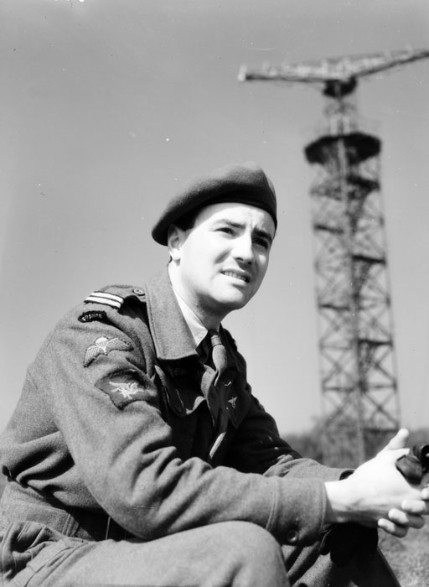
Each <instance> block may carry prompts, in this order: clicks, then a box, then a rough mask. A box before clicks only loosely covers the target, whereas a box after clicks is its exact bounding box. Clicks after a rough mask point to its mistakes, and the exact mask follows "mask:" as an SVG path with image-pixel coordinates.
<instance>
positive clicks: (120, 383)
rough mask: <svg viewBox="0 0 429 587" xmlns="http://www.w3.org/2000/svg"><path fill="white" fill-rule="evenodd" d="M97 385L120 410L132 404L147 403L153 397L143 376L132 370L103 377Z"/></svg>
mask: <svg viewBox="0 0 429 587" xmlns="http://www.w3.org/2000/svg"><path fill="white" fill-rule="evenodd" d="M96 385H97V387H98V388H99V389H101V391H104V393H106V394H107V395H108V396H109V397H110V399H111V400H112V402H113V403H114V404H115V406H116V407H117V408H119V409H120V410H122V409H123V408H125V406H127V405H128V404H130V403H132V402H136V401H145V400H148V399H149V398H150V397H151V393H150V390H147V389H146V387H145V383H144V381H143V378H142V377H141V375H140V374H139V373H138V372H137V371H134V370H132V369H128V370H127V369H126V370H124V371H118V372H116V373H113V374H112V375H110V376H108V377H103V378H102V379H100V380H99V381H97V383H96Z"/></svg>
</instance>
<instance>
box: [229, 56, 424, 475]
mask: <svg viewBox="0 0 429 587" xmlns="http://www.w3.org/2000/svg"><path fill="white" fill-rule="evenodd" d="M428 56H429V51H401V52H392V53H389V54H382V55H368V56H363V57H348V58H341V59H335V60H325V61H323V62H318V63H305V64H297V65H284V66H282V67H281V68H275V67H266V68H264V69H263V70H262V71H261V72H259V73H249V72H248V71H247V70H245V69H243V68H242V70H241V71H240V74H239V79H240V81H247V80H249V81H250V80H272V81H274V80H276V81H286V82H306V83H322V84H323V89H324V91H323V93H324V95H325V99H326V101H327V104H326V108H325V124H324V130H323V131H322V132H321V134H320V135H319V136H318V137H317V138H316V140H314V141H313V142H311V143H310V144H308V145H307V146H306V147H305V155H306V158H307V160H308V162H309V163H310V164H312V165H315V166H316V168H317V173H316V177H315V179H314V181H313V184H312V186H311V189H310V195H311V199H312V225H313V231H314V243H315V274H316V279H315V281H316V300H317V308H318V316H319V350H320V378H321V389H322V398H323V407H324V419H323V449H324V460H325V462H326V463H327V464H330V465H336V466H343V465H348V466H350V465H357V464H359V463H360V462H362V461H363V460H365V459H366V458H368V457H369V456H371V455H372V454H374V453H375V452H376V450H378V449H379V448H380V447H381V446H382V445H383V444H384V443H385V441H386V437H387V436H388V435H389V436H390V435H391V433H392V432H395V431H396V430H397V429H398V428H399V398H398V388H397V378H396V373H395V371H396V367H395V355H394V351H395V349H394V340H393V326H392V312H391V296H390V291H389V289H390V288H389V278H388V265H387V247H386V239H385V230H384V214H383V208H382V196H381V189H380V188H381V181H380V152H381V141H380V139H379V138H378V137H376V136H373V135H372V134H368V133H366V132H364V130H362V128H359V124H358V117H357V112H356V108H355V105H354V102H353V97H354V92H355V89H356V86H357V79H358V77H363V76H366V75H370V74H373V73H375V72H379V71H382V70H385V69H389V68H391V67H394V66H397V65H400V64H403V63H408V62H410V61H415V60H417V59H422V58H424V57H428Z"/></svg>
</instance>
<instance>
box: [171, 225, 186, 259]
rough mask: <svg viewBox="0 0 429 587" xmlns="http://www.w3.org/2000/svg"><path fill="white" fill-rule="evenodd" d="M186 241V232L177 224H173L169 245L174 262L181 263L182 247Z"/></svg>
mask: <svg viewBox="0 0 429 587" xmlns="http://www.w3.org/2000/svg"><path fill="white" fill-rule="evenodd" d="M185 239H186V232H185V231H184V230H183V229H182V228H179V227H178V226H176V225H175V224H171V225H170V227H169V228H168V236H167V244H168V251H169V253H170V257H171V259H172V261H175V262H179V261H180V257H181V251H182V245H183V243H184V242H185Z"/></svg>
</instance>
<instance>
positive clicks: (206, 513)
mask: <svg viewBox="0 0 429 587" xmlns="http://www.w3.org/2000/svg"><path fill="white" fill-rule="evenodd" d="M221 334H222V338H223V341H224V344H225V346H226V350H227V357H228V368H227V378H226V383H225V387H224V391H225V394H224V397H225V399H224V408H225V409H226V410H227V413H228V427H227V431H226V434H224V435H219V434H218V431H217V429H216V427H217V425H216V418H215V417H214V415H213V410H212V409H211V404H213V405H214V404H215V403H216V402H213V401H212V400H213V397H212V395H213V389H214V388H213V385H212V384H213V378H214V375H215V374H214V370H213V369H212V368H211V367H210V366H207V365H204V364H203V362H202V361H201V357H200V356H199V354H198V353H197V351H196V349H195V342H194V339H193V337H192V335H191V333H190V330H189V328H188V326H187V324H186V322H185V320H184V318H183V315H182V313H181V310H180V308H179V305H178V303H177V300H176V298H175V295H174V292H173V290H172V288H171V284H170V281H169V278H168V273H167V272H166V271H164V272H163V273H162V275H159V276H157V277H156V278H155V279H154V280H152V281H151V282H150V283H149V284H148V285H146V286H145V287H142V288H136V287H128V286H112V287H106V288H103V289H102V290H99V291H98V292H94V293H93V294H91V295H90V296H89V297H88V298H87V299H86V300H85V302H84V303H82V304H80V305H79V306H77V307H76V308H75V309H73V310H72V311H71V312H70V313H69V314H68V315H67V316H66V317H65V318H64V319H63V320H61V321H60V322H59V323H58V325H57V326H56V327H55V329H54V330H53V332H52V333H51V334H50V336H49V337H48V338H47V340H46V341H45V342H44V344H43V346H42V348H41V350H40V352H39V353H38V356H37V357H36V359H35V361H34V362H33V364H32V365H31V366H30V367H29V369H28V373H27V377H26V381H25V384H24V389H23V393H22V396H21V398H20V400H19V403H18V405H17V408H16V410H15V413H14V414H13V416H12V418H11V421H10V422H9V424H8V427H7V429H6V431H5V432H4V433H3V434H2V436H1V437H0V466H1V471H2V473H3V474H4V475H6V476H7V477H8V480H9V483H8V485H10V486H15V487H18V488H19V495H20V497H19V500H23V503H25V496H26V495H28V496H30V495H32V496H33V497H34V496H37V499H38V500H39V503H40V502H42V504H43V503H46V506H49V507H52V508H55V510H56V511H61V510H64V511H66V512H68V513H70V515H71V516H72V518H73V519H76V520H79V519H80V518H82V519H84V520H85V524H86V530H85V532H86V533H82V532H81V533H79V530H78V529H77V530H76V535H78V536H85V537H87V538H88V539H96V540H97V539H102V538H101V537H100V536H99V535H98V534H96V533H94V534H92V533H91V520H93V521H94V527H95V526H97V527H99V520H100V519H106V520H108V521H109V523H110V521H112V523H114V524H115V525H117V527H119V528H121V529H124V531H126V533H127V535H128V536H133V537H137V538H140V539H142V540H145V541H146V540H152V539H155V538H160V537H162V536H166V535H168V534H171V533H175V532H180V531H183V530H188V529H191V528H195V527H198V526H202V525H205V524H213V523H216V522H222V521H229V520H244V521H249V522H253V523H255V524H257V525H259V526H261V527H263V528H265V529H267V530H268V531H269V532H271V533H272V534H273V535H274V536H275V537H276V538H277V539H278V540H279V542H281V543H285V544H292V545H307V544H311V543H314V542H315V541H316V540H318V539H320V538H321V536H322V533H323V532H324V530H325V517H326V509H327V497H326V493H325V489H324V481H325V480H331V479H338V478H340V476H341V473H342V471H340V470H338V469H331V468H327V467H324V466H322V465H319V464H318V463H316V462H315V461H312V460H309V459H304V458H300V456H299V455H298V454H297V453H296V452H295V451H294V450H292V448H291V447H290V446H289V445H288V444H287V443H286V442H285V441H283V440H282V439H281V438H280V436H279V434H278V431H277V428H276V425H275V423H274V420H273V419H272V418H271V416H270V415H268V414H267V413H266V411H265V410H264V409H263V407H262V406H261V405H260V404H259V402H258V401H257V399H256V398H255V397H254V396H253V395H252V392H251V388H250V386H249V384H248V383H247V378H246V364H245V361H244V359H243V357H242V356H241V355H240V354H239V353H238V351H237V348H236V346H235V343H234V341H233V339H232V337H231V336H230V335H229V333H228V332H227V331H226V330H224V329H222V330H221ZM6 493H7V490H6V491H5V494H6ZM13 495H16V492H15V493H12V498H11V497H10V495H9V497H8V499H9V501H8V502H7V503H6V504H4V505H3V517H4V519H3V520H0V523H1V524H2V525H3V528H4V527H5V524H6V523H7V524H20V523H22V522H25V519H30V520H33V521H34V516H33V514H32V511H33V508H32V507H22V508H14V507H12V505H13V504H14V503H15V501H14V500H15V498H14V497H13ZM11 504H12V505H11ZM37 511H38V513H37V516H36V519H35V521H37V522H40V523H41V524H42V525H43V524H44V525H45V526H46V525H47V526H49V520H50V516H49V515H47V516H46V519H44V514H43V511H44V510H43V508H42V509H40V508H38V509H37ZM46 511H48V510H46ZM16 512H19V513H16ZM40 512H42V513H40ZM32 516H33V517H32ZM88 521H89V523H88ZM15 534H16V535H17V536H19V533H15ZM17 540H18V538H17Z"/></svg>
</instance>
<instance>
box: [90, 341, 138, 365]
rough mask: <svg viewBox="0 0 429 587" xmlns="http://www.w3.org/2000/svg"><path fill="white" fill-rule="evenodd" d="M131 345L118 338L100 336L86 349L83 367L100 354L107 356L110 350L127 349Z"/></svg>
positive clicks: (129, 348)
mask: <svg viewBox="0 0 429 587" xmlns="http://www.w3.org/2000/svg"><path fill="white" fill-rule="evenodd" d="M131 348H132V346H131V345H130V344H129V343H128V342H125V341H124V340H121V339H120V338H117V337H114V338H107V337H106V336H100V337H99V338H97V340H96V341H95V342H94V344H93V345H91V346H90V347H88V348H87V349H86V353H85V359H84V362H83V365H84V367H88V365H90V364H91V363H92V361H95V359H96V358H97V357H99V356H100V355H105V356H107V355H108V354H109V353H110V352H111V351H129V350H131Z"/></svg>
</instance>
